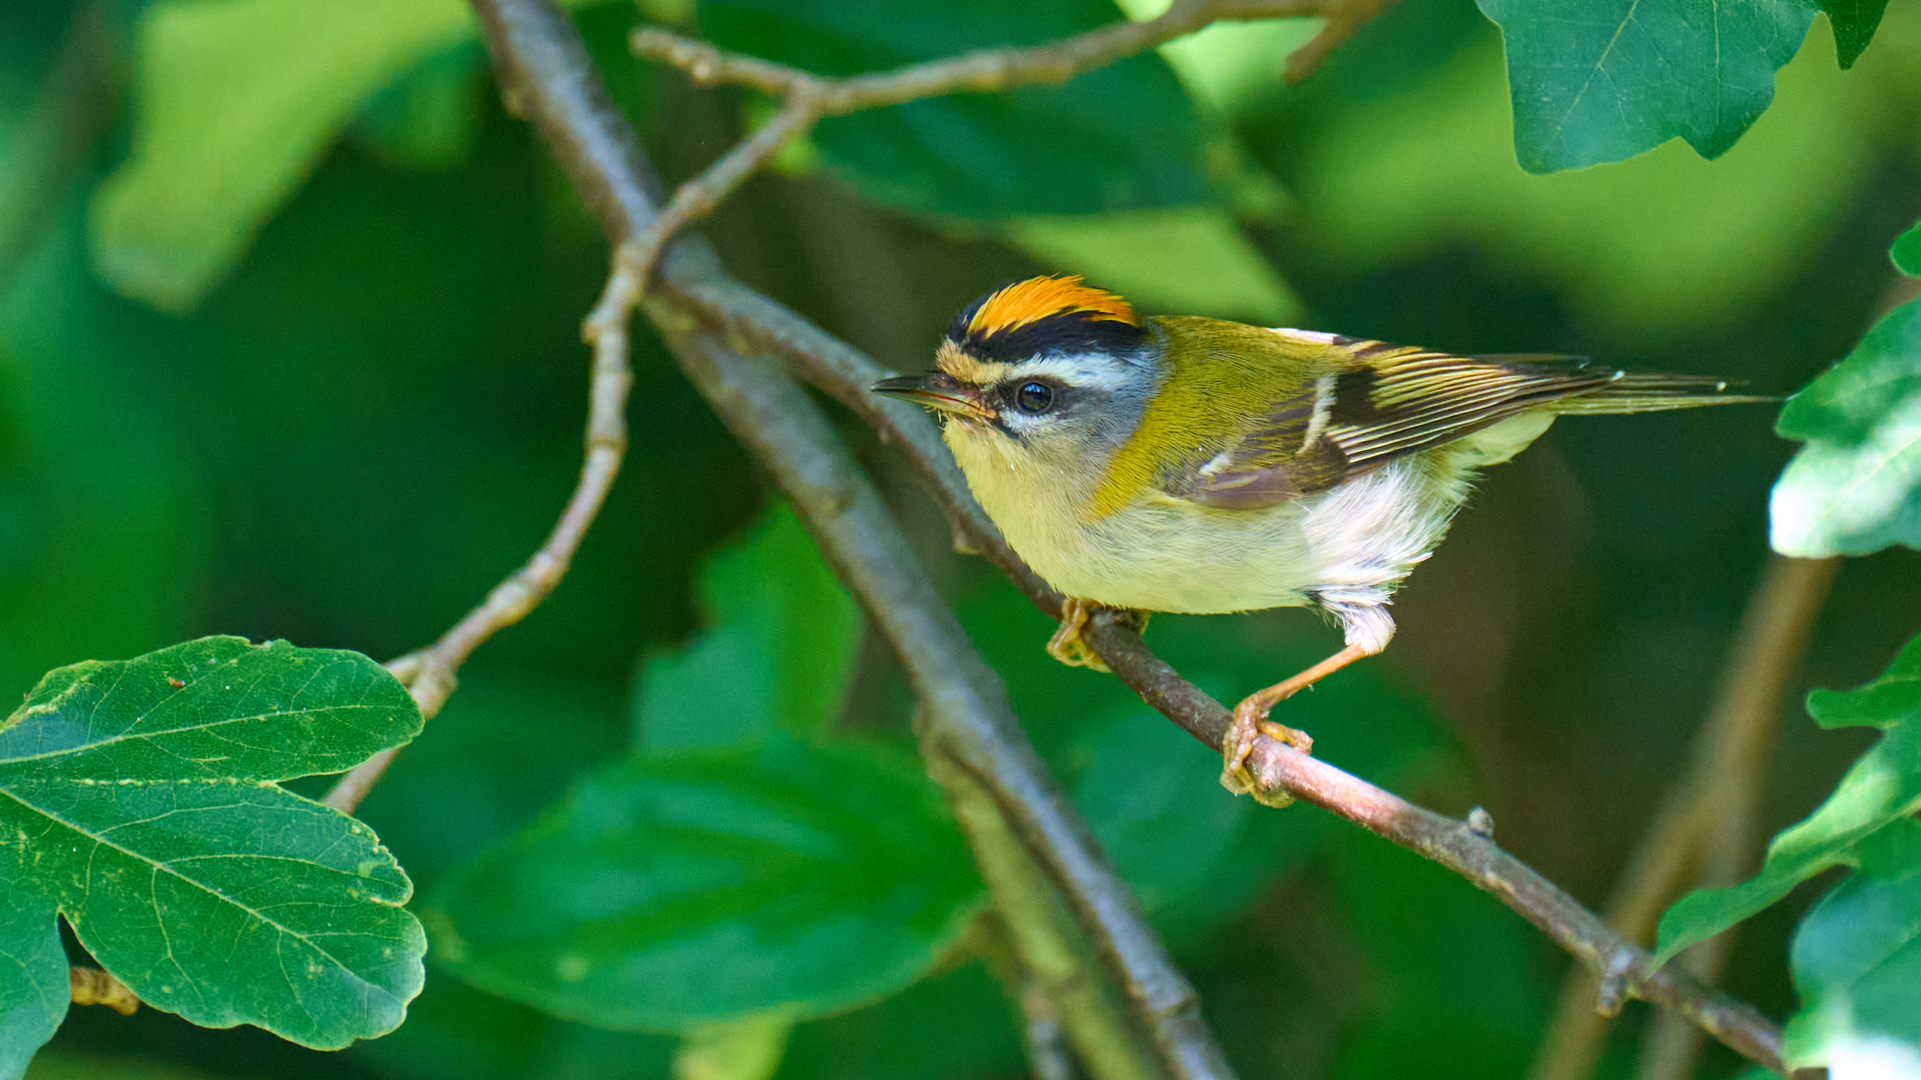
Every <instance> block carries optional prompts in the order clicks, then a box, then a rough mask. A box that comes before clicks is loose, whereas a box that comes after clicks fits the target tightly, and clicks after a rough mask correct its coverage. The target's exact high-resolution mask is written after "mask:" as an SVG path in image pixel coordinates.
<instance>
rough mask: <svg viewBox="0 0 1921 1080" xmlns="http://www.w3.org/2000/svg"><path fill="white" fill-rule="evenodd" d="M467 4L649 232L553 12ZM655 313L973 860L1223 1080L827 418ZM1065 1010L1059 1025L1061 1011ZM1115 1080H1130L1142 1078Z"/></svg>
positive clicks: (1088, 840) (612, 219)
mask: <svg viewBox="0 0 1921 1080" xmlns="http://www.w3.org/2000/svg"><path fill="white" fill-rule="evenodd" d="M473 7H474V9H475V11H476V13H477V14H478V16H479V20H480V24H481V27H482V30H483V34H484V36H485V38H486V41H487V45H488V49H489V51H490V53H491V54H492V56H493V60H494V67H495V70H496V72H497V74H498V76H499V79H500V82H501V84H502V86H503V87H504V88H505V89H506V91H507V93H508V94H509V95H510V98H511V99H512V100H513V101H515V103H516V104H517V105H518V106H519V107H520V109H521V110H522V111H523V112H524V113H525V114H526V115H528V117H529V118H530V119H531V120H532V121H533V123H534V124H535V125H536V127H537V128H538V129H539V131H540V134H541V135H542V137H543V139H544V140H545V141H546V143H547V145H548V147H549V148H550V149H551V150H552V151H553V152H554V154H555V156H556V158H557V159H558V160H559V161H560V163H561V165H562V167H563V168H564V169H565V170H566V171H567V173H568V175H569V177H570V178H571V179H572V181H573V183H574V185H575V188H576V189H577V190H578V191H579V192H580V193H581V195H582V197H583V199H584V200H585V201H586V202H587V203H588V205H589V206H590V207H591V208H592V209H593V210H594V211H595V212H596V214H597V216H598V217H599V218H600V220H601V222H602V224H603V226H604V227H605V229H606V230H607V232H608V234H609V236H610V237H612V238H614V239H615V241H616V242H617V243H619V244H621V245H622V246H627V245H630V244H631V243H632V240H633V238H635V237H637V236H639V235H640V234H641V233H642V232H643V231H644V230H645V229H646V227H647V226H648V225H649V224H651V223H652V221H653V219H654V215H653V207H654V205H655V203H654V196H653V191H654V190H657V185H656V184H655V183H654V181H653V178H652V175H651V173H650V171H649V170H648V168H647V166H646V163H645V158H644V157H643V156H642V154H641V152H640V148H639V145H638V143H637V140H636V139H635V136H634V133H633V130H632V128H630V127H629V126H628V125H627V124H626V122H625V120H624V119H622V118H621V117H620V114H619V113H618V112H617V111H616V110H615V109H614V108H613V107H612V105H611V104H610V103H609V102H608V101H607V99H606V95H605V91H604V90H603V89H602V88H601V87H600V85H599V82H598V80H597V78H596V77H595V76H594V74H593V68H592V64H591V62H590V61H589V60H588V58H587V55H586V50H585V47H584V46H583V45H582V44H581V42H580V38H579V34H578V32H577V31H576V30H575V29H574V27H573V24H572V23H571V22H569V21H568V19H567V17H566V16H565V15H564V14H562V13H561V12H560V11H559V10H558V9H557V8H556V7H555V6H554V5H553V3H552V0H473ZM665 265H666V267H667V268H668V269H669V270H672V271H677V272H678V273H681V274H684V275H687V276H689V277H710V276H715V275H718V272H719V271H718V267H717V265H716V264H715V263H714V262H713V260H712V257H711V254H709V253H707V252H706V251H705V249H704V248H703V247H701V246H699V245H695V244H691V243H688V244H682V245H677V246H676V247H675V248H674V249H673V250H672V251H670V252H669V255H668V258H667V260H666V262H665ZM647 314H648V316H649V317H650V319H652V321H653V322H654V324H655V325H656V326H657V327H658V328H659V329H660V330H661V332H662V334H663V336H665V337H666V338H667V340H668V341H669V343H670V345H672V346H673V347H674V351H675V355H676V358H677V359H679V360H680V362H681V364H682V366H683V368H685V369H686V370H687V372H688V374H689V375H690V377H692V378H693V380H694V381H695V383H696V384H697V385H699V386H701V388H702V389H703V390H704V391H705V392H706V394H707V396H708V399H709V401H710V402H712V404H713V405H714V407H715V409H716V411H717V412H718V413H719V414H720V416H721V417H722V419H723V420H724V421H726V422H727V423H728V424H729V426H730V427H731V428H732V429H733V431H734V432H735V434H736V435H737V436H740V437H741V438H742V439H743V441H746V442H747V443H748V444H749V445H750V446H753V447H754V448H755V449H757V450H759V451H761V456H762V460H763V462H764V463H765V464H766V465H767V466H768V468H769V469H770V470H772V471H773V472H774V473H775V476H776V478H777V479H778V480H780V482H781V484H782V486H783V487H784V488H785V489H786V490H787V492H788V495H789V497H790V499H791V500H792V501H793V503H794V505H795V507H796V509H797V510H798V511H799V512H800V514H801V516H802V519H803V520H804V521H805V522H806V523H807V525H808V527H809V529H810V530H811V531H812V532H813V533H814V536H815V538H816V539H817V540H818V541H819V542H820V545H821V547H822V550H823V552H824V553H825V554H826V555H827V557H828V559H829V560H830V562H832V563H833V564H834V565H835V567H836V569H837V570H838V571H839V572H840V574H841V575H842V579H843V580H844V581H846V582H848V583H849V585H850V586H851V587H852V589H853V590H854V591H855V593H856V594H857V595H859V596H860V597H861V598H862V600H863V601H864V602H865V604H866V606H867V608H868V610H869V612H870V614H871V616H872V617H873V619H874V621H875V623H876V625H877V626H878V627H879V628H880V630H881V632H883V633H884V634H886V635H887V637H888V639H889V641H890V643H892V644H893V646H894V647H895V650H896V651H897V653H898V654H899V655H900V657H901V660H902V664H903V667H904V668H905V669H906V670H907V672H908V674H909V678H910V680H911V682H912V683H913V684H914V686H915V688H916V690H917V695H918V698H919V700H920V702H921V704H922V708H921V711H920V724H919V727H920V730H921V733H922V739H923V744H924V745H925V746H927V747H928V748H929V750H930V751H931V752H930V754H929V766H930V773H932V774H933V775H935V776H936V777H937V778H938V777H940V776H941V775H943V774H949V778H950V780H951V779H952V774H959V775H962V776H966V777H971V778H972V779H973V780H974V781H976V782H978V784H979V786H980V788H981V790H982V792H983V797H982V798H981V799H979V800H969V799H968V798H967V797H966V795H965V791H964V786H963V785H960V784H956V785H954V786H952V787H950V788H949V791H950V796H951V797H954V798H955V799H956V806H957V810H958V809H959V808H961V807H965V806H987V807H991V808H992V810H993V814H992V817H993V818H996V819H998V820H1000V821H1001V822H1002V827H1003V828H1004V829H1005V830H1006V835H1007V837H1008V838H1009V842H1007V843H995V842H992V841H991V838H990V837H989V835H988V833H989V830H976V831H974V832H972V833H970V840H973V841H975V843H976V848H975V850H976V854H977V856H978V857H981V858H982V860H983V863H986V862H988V861H990V860H994V859H1000V860H1005V861H1006V863H1007V865H1010V866H1018V865H1019V863H1020V862H1021V861H1022V860H1031V862H1032V864H1033V865H1034V866H1035V868H1036V869H1037V870H1039V871H1040V873H1041V874H1042V875H1043V878H1044V880H1046V881H1047V882H1048V883H1049V886H1050V888H1051V889H1057V890H1059V893H1060V896H1061V897H1062V899H1064V900H1065V901H1066V902H1067V904H1066V906H1067V908H1068V910H1069V911H1070V912H1071V913H1072V915H1073V920H1072V922H1073V923H1074V924H1075V925H1076V926H1077V927H1078V928H1079V930H1080V931H1081V932H1082V933H1083V934H1085V936H1086V937H1087V938H1088V939H1090V941H1091V943H1092V945H1093V947H1094V948H1095V949H1097V950H1098V955H1099V956H1100V957H1101V959H1102V960H1103V961H1104V963H1097V964H1095V965H1093V966H1092V967H1091V968H1089V967H1083V968H1082V969H1081V973H1080V976H1079V977H1080V978H1082V979H1097V980H1100V981H1105V979H1104V978H1103V976H1104V975H1105V971H1104V969H1111V970H1112V971H1113V972H1114V973H1115V974H1116V975H1117V976H1118V983H1119V989H1118V991H1117V993H1118V996H1120V997H1121V998H1122V999H1123V1000H1125V1001H1126V1002H1127V1003H1128V1005H1129V1006H1130V1007H1131V1008H1130V1012H1131V1013H1132V1015H1133V1016H1134V1017H1135V1020H1136V1021H1137V1022H1138V1024H1139V1028H1140V1029H1141V1030H1143V1031H1145V1032H1148V1033H1149V1034H1150V1036H1151V1039H1150V1041H1151V1047H1152V1049H1153V1050H1154V1051H1155V1053H1154V1055H1153V1056H1151V1057H1149V1058H1146V1059H1144V1060H1145V1063H1146V1067H1147V1069H1148V1073H1147V1075H1161V1074H1165V1075H1168V1076H1172V1077H1175V1078H1179V1080H1187V1078H1193V1080H1203V1078H1213V1077H1221V1078H1225V1077H1229V1076H1231V1075H1232V1074H1231V1073H1230V1072H1229V1070H1228V1069H1227V1066H1226V1064H1225V1062H1224V1061H1223V1060H1222V1058H1221V1055H1220V1051H1219V1048H1218V1047H1217V1046H1216V1045H1215V1044H1214V1042H1213V1039H1212V1037H1211V1035H1209V1033H1208V1032H1207V1029H1206V1026H1205V1024H1204V1022H1203V1021H1202V1020H1201V1018H1200V1012H1199V1003H1198V1000H1197V998H1196V997H1195V994H1194V991H1193V989H1192V987H1190V986H1189V985H1188V984H1187V982H1186V980H1185V979H1184V978H1183V977H1182V976H1181V974H1180V972H1179V971H1178V970H1176V969H1175V968H1174V966H1173V964H1172V962H1171V961H1170V960H1169V959H1168V957H1167V954H1166V950H1165V948H1164V947H1163V946H1162V945H1161V943H1160V942H1159V940H1158V939H1156V938H1155V937H1154V936H1153V934H1152V932H1151V931H1150V930H1149V929H1148V928H1147V925H1146V922H1145V920H1144V919H1142V917H1141V915H1140V912H1139V911H1138V909H1137V908H1136V907H1135V905H1134V903H1133V900H1132V898H1131V897H1130V896H1129V895H1128V893H1127V889H1126V887H1125V885H1124V884H1123V883H1122V882H1121V880H1120V878H1119V877H1118V875H1116V874H1115V873H1114V870H1113V868H1112V867H1111V866H1109V865H1108V864H1107V863H1106V861H1105V859H1104V857H1103V856H1102V855H1101V853H1100V851H1099V848H1098V847H1097V846H1096V845H1095V844H1094V842H1093V839H1092V837H1091V835H1090V834H1089V832H1088V830H1087V826H1086V823H1085V822H1083V821H1081V820H1080V819H1079V817H1078V816H1076V815H1075V814H1074V813H1073V811H1072V810H1071V809H1070V808H1069V806H1068V805H1067V802H1066V799H1065V798H1064V796H1063V795H1062V794H1061V792H1060V791H1059V790H1058V788H1056V787H1055V786H1054V785H1053V782H1052V780H1051V778H1050V777H1049V776H1048V774H1047V772H1046V769H1045V767H1044V766H1043V765H1042V764H1041V762H1040V759H1039V756H1038V755H1037V754H1036V753H1035V752H1034V750H1033V747H1032V746H1031V745H1030V744H1029V743H1028V742H1027V741H1026V738H1025V736H1024V735H1023V734H1022V733H1021V731H1020V727H1019V725H1018V724H1017V723H1016V722H1015V720H1014V718H1013V715H1012V713H1011V712H1010V711H1009V709H1008V707H1007V703H1006V699H1005V695H1004V692H1003V690H1002V689H1001V687H1000V683H999V679H998V677H997V676H995V675H994V673H993V672H992V670H991V669H989V668H987V666H986V665H985V664H983V663H982V662H981V661H980V658H979V656H978V655H977V654H975V653H974V651H973V649H972V646H971V643H969V642H968V640H967V637H966V635H965V634H964V633H963V632H962V631H961V629H960V626H959V624H958V622H956V621H955V619H954V616H953V613H952V612H951V611H949V610H948V609H947V607H946V605H945V604H944V603H942V602H941V600H940V597H939V594H938V593H937V592H935V590H934V588H933V585H932V583H931V582H930V581H929V580H928V579H927V576H926V573H925V571H923V570H922V569H921V568H920V566H919V564H918V563H917V562H916V561H915V560H914V558H913V555H912V552H911V550H910V549H909V548H908V546H907V542H906V539H905V537H904V536H902V535H901V533H900V530H899V527H898V525H896V524H895V523H894V521H893V519H892V517H891V516H890V514H889V513H888V511H887V509H886V507H885V505H884V503H882V502H881V500H880V496H879V494H878V492H876V491H874V489H873V487H872V485H871V483H869V482H868V481H867V479H866V477H865V476H864V475H863V474H862V473H861V472H860V470H859V468H858V466H857V465H855V464H854V462H853V460H852V458H851V456H850V455H849V454H848V453H847V451H846V448H845V447H844V446H842V445H841V443H840V442H839V439H838V437H837V436H836V435H835V434H834V432H833V429H832V427H831V425H829V423H828V422H827V420H826V418H825V416H824V415H823V414H822V413H821V412H820V410H819V407H818V406H817V405H815V404H814V402H813V401H812V399H811V398H809V397H808V396H807V395H806V393H805V392H804V391H802V390H801V389H800V388H799V387H798V386H796V385H795V384H794V383H793V382H792V381H790V380H789V378H788V377H787V376H786V374H785V373H784V372H782V371H781V370H779V369H778V368H774V367H770V366H768V365H766V364H764V363H756V362H754V361H751V360H749V359H748V358H746V357H744V356H742V355H740V353H739V351H738V350H736V349H735V348H734V340H733V338H732V336H731V335H729V334H727V333H726V332H725V328H718V327H716V328H703V327H701V325H700V322H699V320H698V319H696V318H695V317H694V316H693V314H692V313H691V312H689V311H687V310H686V309H685V308H684V307H683V306H681V305H679V304H676V303H674V302H671V301H669V300H667V299H665V298H659V299H650V301H649V303H648V305H647ZM716 330H718V331H719V332H718V333H717V332H715V331H716ZM949 765H951V766H953V769H952V770H949V769H948V768H947V766H949ZM994 876H999V877H1002V878H1003V880H1004V879H1005V875H994ZM1004 891H1005V890H1003V892H1004ZM1001 898H1002V897H997V899H1001ZM1038 925H1044V924H1039V923H1037V926H1038ZM1067 947H1068V948H1071V947H1072V946H1071V945H1069V946H1067ZM1032 959H1033V958H1032V957H1029V958H1028V960H1029V961H1030V963H1031V961H1032ZM1062 1004H1063V1010H1064V1012H1065V1010H1066V1007H1067V1002H1066V1001H1063V1003H1062ZM1071 1022H1072V1021H1071V1019H1070V1023H1071ZM1129 1026H1132V1025H1129ZM1074 1034H1075V1043H1076V1047H1077V1049H1079V1050H1080V1051H1081V1052H1082V1054H1083V1055H1084V1056H1085V1055H1088V1054H1093V1055H1095V1056H1096V1057H1101V1056H1114V1055H1118V1054H1120V1053H1122V1052H1123V1050H1124V1049H1125V1045H1126V1044H1124V1043H1123V1044H1113V1043H1112V1042H1111V1041H1110V1042H1109V1043H1108V1044H1107V1045H1101V1039H1100V1038H1099V1037H1097V1036H1098V1032H1097V1031H1094V1030H1091V1029H1090V1030H1088V1031H1076V1032H1075V1033H1074ZM1088 1060H1090V1062H1091V1061H1092V1060H1094V1059H1093V1058H1089V1059H1088ZM1112 1075H1115V1076H1123V1075H1140V1073H1139V1070H1138V1067H1137V1068H1135V1069H1134V1070H1132V1071H1126V1072H1116V1073H1113V1074H1112Z"/></svg>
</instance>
